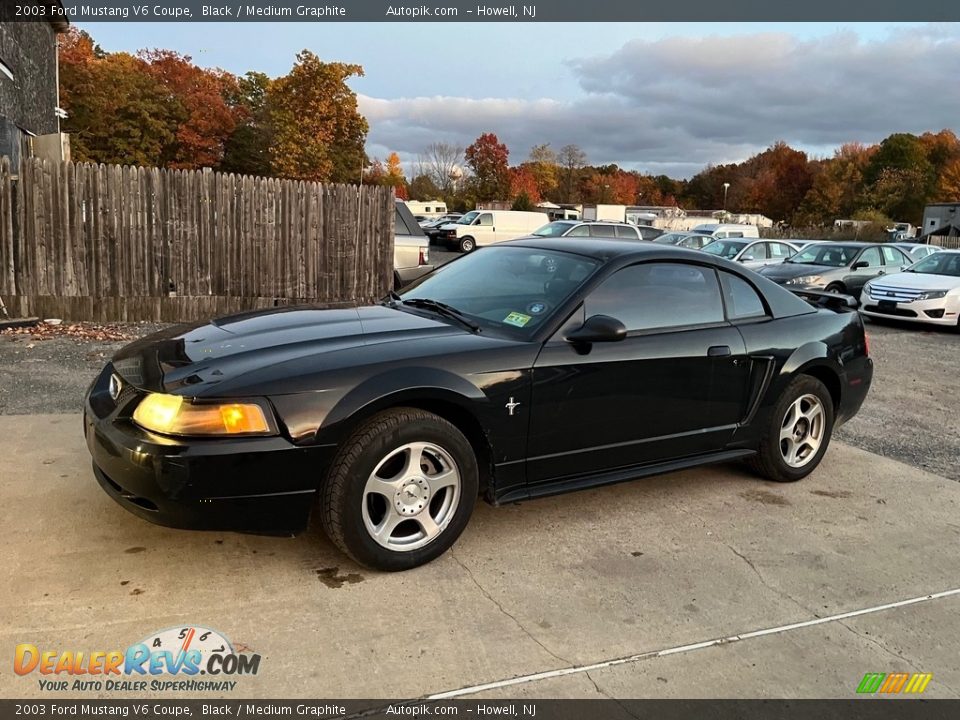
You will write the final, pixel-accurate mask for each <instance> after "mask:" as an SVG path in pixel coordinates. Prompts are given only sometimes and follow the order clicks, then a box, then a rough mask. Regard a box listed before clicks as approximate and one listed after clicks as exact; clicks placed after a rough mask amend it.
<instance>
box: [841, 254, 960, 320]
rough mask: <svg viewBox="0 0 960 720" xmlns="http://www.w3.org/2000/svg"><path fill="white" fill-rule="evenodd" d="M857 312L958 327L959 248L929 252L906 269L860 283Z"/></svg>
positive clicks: (959, 298)
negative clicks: (861, 292)
mask: <svg viewBox="0 0 960 720" xmlns="http://www.w3.org/2000/svg"><path fill="white" fill-rule="evenodd" d="M860 312H862V313H863V314H864V315H868V316H870V317H875V318H897V319H899V320H909V321H911V322H921V323H929V324H931V325H952V326H955V327H957V328H958V329H960V323H958V318H960V250H944V251H941V252H938V253H934V254H933V255H929V256H928V257H926V258H924V259H923V260H921V261H920V262H917V263H914V264H913V265H911V266H910V267H908V268H907V269H906V270H904V271H903V272H900V273H895V274H893V275H882V276H880V277H876V278H874V279H873V280H871V281H870V282H868V283H867V284H866V285H864V286H863V294H862V295H861V296H860Z"/></svg>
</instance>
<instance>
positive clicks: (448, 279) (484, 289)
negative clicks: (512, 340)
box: [398, 246, 600, 339]
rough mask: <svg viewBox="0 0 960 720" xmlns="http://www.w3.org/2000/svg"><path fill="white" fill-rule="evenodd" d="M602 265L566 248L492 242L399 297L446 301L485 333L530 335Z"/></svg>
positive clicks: (401, 293) (525, 336)
mask: <svg viewBox="0 0 960 720" xmlns="http://www.w3.org/2000/svg"><path fill="white" fill-rule="evenodd" d="M599 265H600V261H599V260H596V259H594V258H589V257H583V256H581V255H574V254H572V253H566V252H562V251H554V250H538V249H535V248H525V247H509V246H499V247H498V246H491V247H486V248H482V249H480V250H477V251H475V252H472V253H470V254H469V255H464V256H462V257H461V258H459V259H457V260H456V261H454V262H451V263H448V264H446V265H444V266H442V267H440V268H439V269H437V270H435V271H434V272H432V273H430V274H429V275H427V276H426V277H425V278H423V279H422V280H420V281H418V282H416V283H414V284H413V285H410V286H409V287H408V288H406V289H405V290H402V291H401V292H400V293H399V296H398V297H399V299H400V301H401V302H406V301H411V300H433V301H437V302H441V303H445V304H446V305H449V306H450V307H451V308H453V309H454V310H457V311H459V313H461V314H462V315H464V316H465V317H466V318H467V319H469V320H470V321H472V322H474V323H476V324H477V325H479V326H480V328H481V332H483V331H486V330H493V331H495V332H502V333H505V334H507V335H510V336H512V337H519V338H523V339H526V338H528V337H530V336H532V335H533V334H534V332H536V330H537V328H538V327H540V326H541V325H542V324H543V323H544V321H546V320H547V318H549V317H550V316H551V315H552V314H553V312H554V311H555V310H556V309H557V308H558V307H559V306H560V305H562V304H563V303H564V301H566V300H567V298H569V297H570V296H571V295H572V294H573V293H574V292H575V291H576V290H577V288H579V287H580V285H582V284H583V282H584V280H586V279H587V278H588V277H590V275H591V274H593V272H594V271H595V270H596V269H597V267H598V266H599ZM418 311H419V310H418Z"/></svg>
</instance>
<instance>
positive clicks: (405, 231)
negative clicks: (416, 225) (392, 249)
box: [393, 210, 412, 235]
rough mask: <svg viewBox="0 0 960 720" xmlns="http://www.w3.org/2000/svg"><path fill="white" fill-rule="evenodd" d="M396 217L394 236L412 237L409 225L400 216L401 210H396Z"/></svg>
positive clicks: (394, 220)
mask: <svg viewBox="0 0 960 720" xmlns="http://www.w3.org/2000/svg"><path fill="white" fill-rule="evenodd" d="M394 212H395V213H396V216H395V217H394V219H393V225H394V230H393V234H394V235H412V233H411V232H410V228H408V227H407V224H406V223H405V222H404V221H403V215H401V214H400V211H399V210H394Z"/></svg>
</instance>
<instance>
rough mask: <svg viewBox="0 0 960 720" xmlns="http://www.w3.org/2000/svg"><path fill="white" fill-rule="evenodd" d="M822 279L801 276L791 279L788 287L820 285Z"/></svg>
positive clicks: (817, 276) (812, 276)
mask: <svg viewBox="0 0 960 720" xmlns="http://www.w3.org/2000/svg"><path fill="white" fill-rule="evenodd" d="M820 281H821V277H820V276H819V275H801V276H800V277H795V278H790V279H789V280H787V282H786V284H787V285H819V284H820Z"/></svg>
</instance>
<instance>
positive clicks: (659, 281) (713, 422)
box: [527, 263, 747, 484]
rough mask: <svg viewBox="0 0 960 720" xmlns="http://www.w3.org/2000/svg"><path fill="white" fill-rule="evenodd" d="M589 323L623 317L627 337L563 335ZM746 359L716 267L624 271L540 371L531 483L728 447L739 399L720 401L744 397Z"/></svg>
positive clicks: (548, 347)
mask: <svg viewBox="0 0 960 720" xmlns="http://www.w3.org/2000/svg"><path fill="white" fill-rule="evenodd" d="M593 315H609V316H612V317H615V318H617V319H618V320H620V321H621V322H623V323H624V325H625V326H626V327H627V331H628V332H627V337H626V338H625V339H623V340H622V341H620V342H603V343H600V342H597V343H592V344H590V345H583V344H575V343H571V342H569V341H568V340H567V339H566V335H567V334H568V333H569V332H570V331H571V330H573V329H575V328H577V327H579V326H580V325H582V324H583V322H584V320H585V319H586V318H587V317H591V316H593ZM745 352H746V350H745V346H744V343H743V339H742V337H741V335H740V334H739V332H737V330H736V329H735V328H734V327H732V326H731V325H730V324H729V323H728V322H727V321H726V319H725V316H724V306H723V302H722V300H721V294H720V288H719V282H718V280H717V275H716V272H715V271H714V270H713V268H711V267H710V266H706V265H697V264H687V263H640V264H637V265H632V266H629V267H626V268H623V269H621V270H619V271H617V272H616V273H614V274H613V275H611V276H610V277H608V278H607V279H606V280H605V281H604V282H603V283H601V284H600V285H599V286H598V287H597V288H595V289H594V290H593V291H592V292H591V293H590V294H589V295H588V296H587V297H586V298H585V300H584V303H583V305H582V306H581V307H580V309H579V310H578V311H577V312H576V313H575V314H574V316H573V317H571V318H570V320H569V321H568V322H567V323H566V325H565V326H564V327H562V328H561V329H560V330H559V331H558V332H557V333H556V334H555V335H554V337H552V338H551V339H550V340H548V341H547V342H546V343H545V344H544V347H543V350H542V351H541V353H540V355H539V357H538V358H537V361H536V363H535V365H534V369H533V397H532V409H531V418H530V434H529V441H528V461H527V478H528V481H529V482H530V483H533V484H536V483H545V482H549V481H551V480H555V479H557V478H561V477H567V476H579V475H588V474H591V473H595V472H600V471H603V470H610V469H613V468H618V467H625V466H632V465H638V464H643V463H650V462H657V461H663V460H666V459H669V458H676V457H683V456H688V455H695V454H699V453H704V452H709V451H712V450H717V449H720V448H723V447H724V445H725V444H726V443H727V442H728V441H729V440H730V438H731V437H732V436H733V432H734V430H735V428H736V423H737V422H738V421H739V419H740V418H741V417H742V414H743V412H742V410H743V407H742V405H743V403H741V405H740V406H739V407H732V406H730V405H729V403H724V404H722V405H718V404H716V403H715V402H714V400H715V398H718V397H724V396H727V395H725V394H729V393H733V394H738V393H739V394H740V395H741V396H743V397H745V388H746V382H747V377H746V375H747V371H746V364H745V363H744V359H745ZM724 385H725V386H727V389H726V390H723V389H722V388H721V386H724ZM736 388H739V390H738V389H736Z"/></svg>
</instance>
